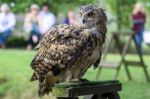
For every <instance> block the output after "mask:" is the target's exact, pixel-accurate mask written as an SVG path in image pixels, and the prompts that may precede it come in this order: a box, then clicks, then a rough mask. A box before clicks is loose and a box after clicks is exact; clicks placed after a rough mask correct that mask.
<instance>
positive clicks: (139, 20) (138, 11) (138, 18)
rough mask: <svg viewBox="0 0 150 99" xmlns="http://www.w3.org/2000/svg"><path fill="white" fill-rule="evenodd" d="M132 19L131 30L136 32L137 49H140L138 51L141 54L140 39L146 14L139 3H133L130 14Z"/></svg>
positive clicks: (141, 39)
mask: <svg viewBox="0 0 150 99" xmlns="http://www.w3.org/2000/svg"><path fill="white" fill-rule="evenodd" d="M132 21H133V30H134V31H135V33H136V35H135V40H136V43H137V46H138V49H139V51H140V52H139V53H141V54H142V41H143V32H144V26H145V22H146V14H145V13H144V11H143V8H142V4H141V3H137V4H135V7H134V10H133V14H132Z"/></svg>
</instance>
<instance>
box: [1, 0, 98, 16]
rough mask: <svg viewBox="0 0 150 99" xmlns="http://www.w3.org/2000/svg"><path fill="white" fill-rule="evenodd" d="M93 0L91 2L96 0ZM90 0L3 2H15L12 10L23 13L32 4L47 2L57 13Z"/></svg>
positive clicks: (6, 0)
mask: <svg viewBox="0 0 150 99" xmlns="http://www.w3.org/2000/svg"><path fill="white" fill-rule="evenodd" d="M96 1H97V0H93V1H92V2H96ZM92 2H91V0H13V1H10V0H5V2H3V3H8V4H10V5H11V4H12V3H15V7H12V10H13V11H14V12H15V13H24V12H26V11H29V9H30V6H31V5H32V4H38V5H39V6H42V5H43V4H48V5H49V6H50V8H51V10H52V11H53V12H54V13H55V14H57V12H66V11H67V10H69V9H74V8H76V7H77V6H80V5H84V4H88V3H92Z"/></svg>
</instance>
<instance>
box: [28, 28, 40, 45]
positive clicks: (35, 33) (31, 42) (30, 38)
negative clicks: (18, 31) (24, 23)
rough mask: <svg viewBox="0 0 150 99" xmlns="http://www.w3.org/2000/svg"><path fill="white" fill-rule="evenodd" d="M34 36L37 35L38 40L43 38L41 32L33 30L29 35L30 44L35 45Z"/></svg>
mask: <svg viewBox="0 0 150 99" xmlns="http://www.w3.org/2000/svg"><path fill="white" fill-rule="evenodd" d="M33 36H37V38H38V41H39V40H40V38H41V34H40V33H39V32H35V31H31V33H30V37H29V40H28V45H33V44H34V42H33V39H32V37H33Z"/></svg>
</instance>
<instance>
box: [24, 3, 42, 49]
mask: <svg viewBox="0 0 150 99" xmlns="http://www.w3.org/2000/svg"><path fill="white" fill-rule="evenodd" d="M38 14H39V6H38V5H36V4H33V5H31V8H30V12H29V13H27V15H26V17H25V20H24V29H25V31H26V33H28V34H29V39H28V44H27V49H28V50H30V49H32V46H33V44H34V43H38V41H39V40H40V37H41V34H40V31H39V17H38Z"/></svg>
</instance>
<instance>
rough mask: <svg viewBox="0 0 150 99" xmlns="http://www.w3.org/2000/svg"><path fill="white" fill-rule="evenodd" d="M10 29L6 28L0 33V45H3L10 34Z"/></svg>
mask: <svg viewBox="0 0 150 99" xmlns="http://www.w3.org/2000/svg"><path fill="white" fill-rule="evenodd" d="M11 33H12V30H10V29H9V30H6V31H4V32H2V33H0V45H5V44H6V41H7V39H8V37H9V36H10V35H11Z"/></svg>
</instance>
